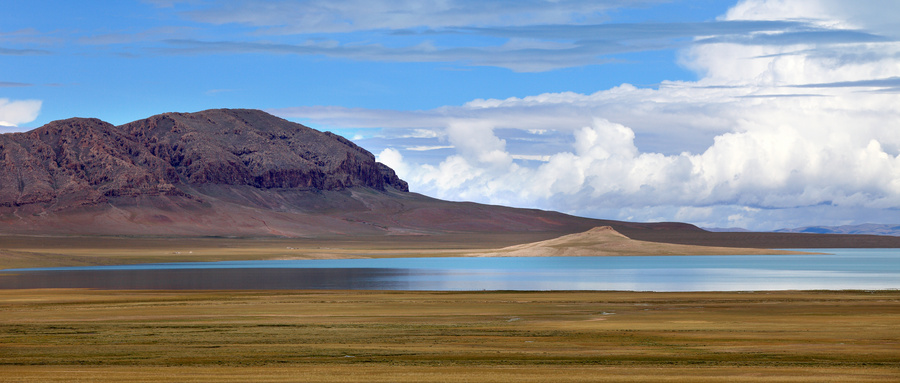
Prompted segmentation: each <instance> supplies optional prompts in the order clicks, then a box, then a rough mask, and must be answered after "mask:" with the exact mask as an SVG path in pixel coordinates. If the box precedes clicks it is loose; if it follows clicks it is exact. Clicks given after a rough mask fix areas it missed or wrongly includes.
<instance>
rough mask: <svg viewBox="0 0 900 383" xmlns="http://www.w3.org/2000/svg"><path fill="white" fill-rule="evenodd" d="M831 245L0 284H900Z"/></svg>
mask: <svg viewBox="0 0 900 383" xmlns="http://www.w3.org/2000/svg"><path fill="white" fill-rule="evenodd" d="M809 251H816V252H825V253H829V254H826V255H751V256H735V255H728V256H643V257H533V258H531V257H528V258H518V257H515V258H392V259H341V260H290V261H237V262H189V263H162V264H142V265H123V266H97V267H71V268H53V269H18V270H3V271H0V288H7V289H8V288H41V287H50V288H54V287H81V288H101V289H366V290H443V291H447V290H632V291H748V290H844V289H859V290H870V289H871V290H874V289H900V249H814V250H809Z"/></svg>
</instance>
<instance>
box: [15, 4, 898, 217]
mask: <svg viewBox="0 0 900 383" xmlns="http://www.w3.org/2000/svg"><path fill="white" fill-rule="evenodd" d="M857 3H860V4H857ZM894 6H895V4H894V3H893V2H892V1H887V0H885V1H877V0H876V1H866V2H854V3H851V2H846V1H838V0H805V1H782V0H769V1H767V0H747V1H740V2H737V1H716V0H701V1H665V0H646V1H622V0H599V1H598V0H594V1H579V0H557V1H538V0H531V1H493V2H491V1H489V2H485V1H468V0H444V1H433V2H427V1H426V2H423V1H415V2H405V1H378V0H370V1H359V0H351V1H322V0H311V1H287V0H282V1H268V2H260V1H240V0H225V1H206V0H182V1H180V0H146V1H115V2H113V1H82V2H68V1H40V0H35V1H28V2H10V3H9V4H4V5H3V8H4V10H3V12H2V13H0V131H3V132H14V131H24V130H28V129H31V128H35V127H39V126H41V125H43V124H45V123H47V122H50V121H53V120H57V119H63V118H69V117H74V116H79V117H97V118H100V119H103V120H105V121H108V122H111V123H113V124H122V123H126V122H130V121H133V120H137V119H141V118H145V117H148V116H151V115H154V114H158V113H164V112H171V111H178V112H193V111H199V110H203V109H209V108H222V107H229V108H256V109H262V110H266V111H269V112H270V113H273V114H276V115H279V116H282V117H284V118H287V119H290V120H293V121H297V122H301V123H304V124H306V125H309V126H311V127H314V128H317V129H321V130H331V131H335V132H337V133H340V134H343V135H345V136H347V137H348V138H351V139H353V140H354V141H356V142H357V143H359V144H360V145H361V146H363V147H365V148H367V149H369V150H370V151H372V152H373V153H374V154H375V155H376V156H377V157H378V158H379V160H381V161H383V162H385V163H387V164H388V165H390V166H392V167H394V168H395V169H396V170H398V173H400V175H401V177H403V178H404V179H406V180H407V181H409V182H410V186H411V189H412V190H413V191H417V192H421V193H424V194H428V195H432V196H435V197H440V198H445V199H452V200H473V201H478V202H485V203H497V204H505V205H513V206H522V207H537V208H543V209H552V210H559V211H564V212H567V213H573V214H578V215H583V216H591V217H600V218H612V219H623V220H637V221H663V220H664V221H686V222H692V223H696V224H699V225H703V226H716V227H731V226H740V227H746V228H751V229H758V230H769V229H777V228H781V227H795V226H803V225H812V224H829V225H838V224H856V223H864V222H876V223H897V222H898V219H897V217H900V214H898V212H900V209H898V208H900V107H898V106H900V44H898V39H900V30H898V29H897V28H896V27H895V26H896V25H898V22H900V20H898V19H900V15H898V14H897V13H896V12H884V10H885V9H892V7H894Z"/></svg>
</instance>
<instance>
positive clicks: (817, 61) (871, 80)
mask: <svg viewBox="0 0 900 383" xmlns="http://www.w3.org/2000/svg"><path fill="white" fill-rule="evenodd" d="M834 5H835V3H834V2H831V1H810V2H802V3H797V2H790V3H788V2H782V1H774V0H773V1H765V0H748V1H743V2H741V3H740V4H738V5H737V6H735V7H734V8H733V9H732V10H730V11H729V12H728V13H727V14H726V15H725V16H723V18H722V19H723V20H757V19H759V20H772V19H783V20H799V19H802V20H807V21H808V22H809V23H810V24H811V25H816V26H822V27H826V26H827V27H848V28H860V30H866V29H867V28H868V25H867V24H866V23H865V22H866V21H867V20H868V19H867V18H866V17H863V16H865V15H869V14H871V12H864V11H858V12H856V13H852V14H851V16H852V17H850V18H844V16H845V15H846V14H844V13H842V11H841V10H842V9H843V8H841V7H834ZM857 5H858V6H860V4H857ZM860 8H867V7H865V6H860ZM860 15H862V16H860ZM895 18H896V16H895ZM883 21H884V20H883V15H881V16H880V18H879V19H878V20H877V22H879V23H882V22H883ZM714 37H715V36H709V37H707V38H714ZM773 38H774V37H773ZM775 40H777V39H775ZM862 40H863V41H856V42H853V43H846V42H843V43H840V44H835V42H834V41H824V40H810V41H804V40H802V39H801V40H797V41H794V40H793V39H783V41H782V42H779V43H777V44H776V43H771V41H774V40H770V41H766V42H759V40H756V41H757V42H756V43H752V41H753V39H747V40H744V41H740V42H736V41H727V40H719V41H716V42H712V41H708V43H704V44H697V45H692V46H691V47H690V48H687V49H686V50H685V51H683V52H682V60H683V63H684V64H685V65H686V66H688V67H690V68H692V69H694V70H696V71H697V72H698V73H701V75H702V76H701V79H700V80H698V81H695V82H666V83H663V84H661V85H660V86H659V88H658V89H642V88H637V87H634V86H631V85H627V84H625V85H622V86H619V87H615V88H612V89H608V90H602V91H599V92H596V93H594V94H578V93H552V94H541V95H536V96H531V97H524V98H510V99H503V100H499V99H487V100H473V101H471V102H469V103H467V104H465V105H461V106H455V107H443V108H438V109H434V110H429V111H415V112H397V111H392V112H390V113H385V114H384V116H387V117H388V118H385V119H379V118H377V116H378V115H382V114H381V113H380V112H378V111H367V112H368V113H369V114H372V115H374V116H375V117H376V118H374V119H373V120H374V121H375V122H373V124H375V125H372V126H373V127H374V126H377V125H379V124H380V126H379V127H380V128H382V129H384V130H385V131H386V132H387V133H384V134H388V135H389V134H390V132H391V131H392V130H398V131H399V130H408V129H413V128H417V129H430V130H434V131H436V132H439V134H435V137H436V138H434V140H435V142H441V141H442V140H443V141H442V142H445V143H449V144H452V146H454V148H455V149H454V152H453V153H452V154H450V155H448V156H446V157H442V158H440V159H438V160H436V161H434V160H429V159H424V158H417V157H415V155H416V153H415V152H412V151H406V150H403V149H402V148H401V149H396V148H388V149H384V150H383V151H381V153H380V155H379V158H382V159H383V160H385V161H386V162H387V163H388V164H389V165H390V166H397V167H399V168H401V169H403V171H402V172H400V174H401V176H403V177H404V178H405V179H406V180H408V181H409V182H410V185H411V188H412V189H413V190H416V191H420V192H424V193H426V194H432V195H436V196H439V197H442V198H448V199H467V200H475V201H481V202H489V203H503V204H511V205H517V206H532V207H541V208H549V209H556V210H562V211H567V212H572V213H576V214H581V215H590V216H597V217H606V218H617V219H629V220H651V221H653V220H679V221H689V222H694V223H698V224H701V225H707V226H719V227H733V226H742V227H748V228H751V229H761V230H768V229H777V228H780V227H785V226H801V225H804V224H812V223H824V224H847V223H861V222H867V221H876V222H877V221H882V222H886V221H891V220H894V221H895V220H896V213H897V211H898V210H900V126H898V123H900V109H898V108H897V105H900V94H898V93H897V92H895V91H891V90H892V89H895V88H897V87H898V84H897V78H900V67H898V66H897V64H896V62H897V53H898V52H900V45H898V43H896V42H893V41H890V39H882V40H879V41H865V39H862ZM863 51H869V52H870V53H872V54H866V55H860V52H863ZM847 57H850V58H852V59H846V58H847ZM798 89H803V93H798V92H797V90H798ZM294 112H298V113H300V112H302V113H307V117H309V116H313V117H312V120H315V119H316V118H318V117H321V118H323V119H325V120H328V121H330V122H333V123H344V124H348V125H354V124H357V125H358V126H364V125H366V123H365V122H363V121H361V120H356V119H355V118H354V115H355V114H356V113H351V112H350V111H348V110H341V109H334V108H331V109H325V108H306V109H302V110H294ZM404 116H405V117H410V118H409V119H404V118H398V117H404ZM404 121H405V122H404ZM510 130H512V131H517V132H520V133H519V134H511V133H509V132H510ZM535 131H540V132H543V133H544V134H542V135H540V136H544V135H546V134H547V133H546V132H555V133H556V134H562V135H565V136H567V137H569V139H568V140H567V141H566V142H565V146H564V148H563V149H560V146H559V145H558V143H557V145H555V146H553V147H552V149H548V150H546V151H544V152H541V153H519V152H517V149H516V148H517V146H516V141H517V140H519V139H523V137H526V136H527V137H528V139H536V137H538V135H537V134H534V133H532V132H535ZM531 147H534V145H531ZM529 156H531V157H534V158H540V161H529V160H523V158H529Z"/></svg>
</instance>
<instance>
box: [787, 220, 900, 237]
mask: <svg viewBox="0 0 900 383" xmlns="http://www.w3.org/2000/svg"><path fill="white" fill-rule="evenodd" d="M775 232H777V233H815V234H872V235H893V236H900V225H883V224H874V223H866V224H862V225H844V226H807V227H799V228H794V229H781V230H776V231H775Z"/></svg>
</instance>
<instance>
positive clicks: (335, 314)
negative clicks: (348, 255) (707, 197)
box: [0, 289, 900, 382]
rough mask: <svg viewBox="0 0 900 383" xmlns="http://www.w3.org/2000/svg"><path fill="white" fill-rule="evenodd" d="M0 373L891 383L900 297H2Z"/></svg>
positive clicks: (897, 360)
mask: <svg viewBox="0 0 900 383" xmlns="http://www.w3.org/2000/svg"><path fill="white" fill-rule="evenodd" d="M0 313H2V314H0V381H3V382H45V381H66V382H79V381H133V382H151V381H187V382H207V381H217V382H228V381H235V382H236V381H321V382H342V381H375V382H381V381H384V382H387V381H391V382H403V381H448V382H449V381H470V382H503V381H525V382H547V381H613V382H634V381H664V382H713V381H716V382H718V381H728V382H895V381H898V380H900V325H898V323H900V291H868V292H867V291H830V292H822V291H807V292H795V291H785V292H745V293H738V292H728V293H724V292H723V293H641V292H504V291H499V292H392V291H178V292H171V291H96V290H72V289H60V290H0Z"/></svg>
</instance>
